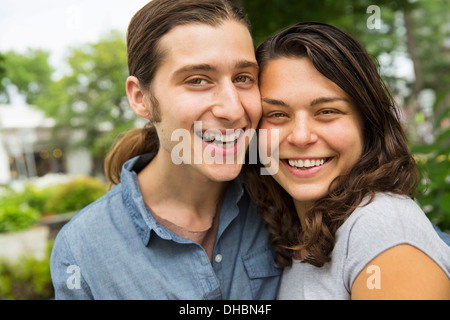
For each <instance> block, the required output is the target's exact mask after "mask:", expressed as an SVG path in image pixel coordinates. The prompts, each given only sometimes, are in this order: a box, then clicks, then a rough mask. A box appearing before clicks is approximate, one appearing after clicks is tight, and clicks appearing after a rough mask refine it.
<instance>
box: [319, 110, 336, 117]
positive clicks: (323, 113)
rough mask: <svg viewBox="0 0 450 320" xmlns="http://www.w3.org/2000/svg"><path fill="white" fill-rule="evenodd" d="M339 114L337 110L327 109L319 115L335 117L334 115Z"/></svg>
mask: <svg viewBox="0 0 450 320" xmlns="http://www.w3.org/2000/svg"><path fill="white" fill-rule="evenodd" d="M337 113H338V111H336V110H332V109H325V110H321V111H320V112H319V114H321V115H326V116H327V115H333V114H337Z"/></svg>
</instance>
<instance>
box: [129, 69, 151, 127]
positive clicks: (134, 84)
mask: <svg viewBox="0 0 450 320" xmlns="http://www.w3.org/2000/svg"><path fill="white" fill-rule="evenodd" d="M126 91H127V96H128V101H129V102H130V106H131V108H132V109H133V111H134V112H135V113H136V114H137V115H138V116H139V117H141V118H145V119H148V120H152V119H151V113H150V108H151V107H150V106H149V105H148V104H149V103H150V101H148V99H146V94H145V91H144V90H143V89H142V88H141V86H140V83H139V80H138V78H136V77H134V76H130V77H128V79H127V82H126Z"/></svg>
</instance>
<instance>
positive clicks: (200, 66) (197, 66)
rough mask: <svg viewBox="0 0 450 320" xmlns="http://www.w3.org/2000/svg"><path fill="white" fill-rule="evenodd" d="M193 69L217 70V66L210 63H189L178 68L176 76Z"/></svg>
mask: <svg viewBox="0 0 450 320" xmlns="http://www.w3.org/2000/svg"><path fill="white" fill-rule="evenodd" d="M191 71H217V68H216V67H214V66H212V65H210V64H207V63H205V64H189V65H186V66H183V67H181V68H180V69H178V70H176V71H175V72H174V73H173V74H174V76H177V75H179V74H182V73H185V72H191Z"/></svg>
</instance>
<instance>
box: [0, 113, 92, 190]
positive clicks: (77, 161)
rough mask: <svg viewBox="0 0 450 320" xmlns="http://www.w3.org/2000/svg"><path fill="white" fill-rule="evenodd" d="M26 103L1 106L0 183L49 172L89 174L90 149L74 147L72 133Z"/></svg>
mask: <svg viewBox="0 0 450 320" xmlns="http://www.w3.org/2000/svg"><path fill="white" fill-rule="evenodd" d="M54 124H55V122H54V120H53V119H49V118H46V117H45V115H44V113H43V112H42V111H40V110H37V109H35V108H33V107H31V106H27V105H17V106H15V105H0V185H4V184H7V183H9V182H11V181H12V180H16V179H27V178H32V177H42V176H44V175H46V174H48V173H67V174H89V173H90V171H91V159H90V155H89V153H88V152H86V151H83V150H81V151H80V150H71V149H70V145H71V143H70V141H71V137H70V136H69V134H67V133H66V132H63V131H58V132H57V134H54Z"/></svg>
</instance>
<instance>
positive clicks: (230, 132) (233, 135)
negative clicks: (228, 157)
mask: <svg viewBox="0 0 450 320" xmlns="http://www.w3.org/2000/svg"><path fill="white" fill-rule="evenodd" d="M243 132H244V129H237V130H234V129H227V130H225V133H224V132H223V131H221V130H212V129H209V130H206V131H204V132H196V133H195V134H196V135H197V136H198V137H200V138H201V139H202V140H203V141H205V142H207V143H211V144H214V145H216V146H218V147H220V148H223V149H228V148H232V147H234V146H235V145H236V143H237V141H238V140H239V138H240V137H241V135H242V133H243Z"/></svg>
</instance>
